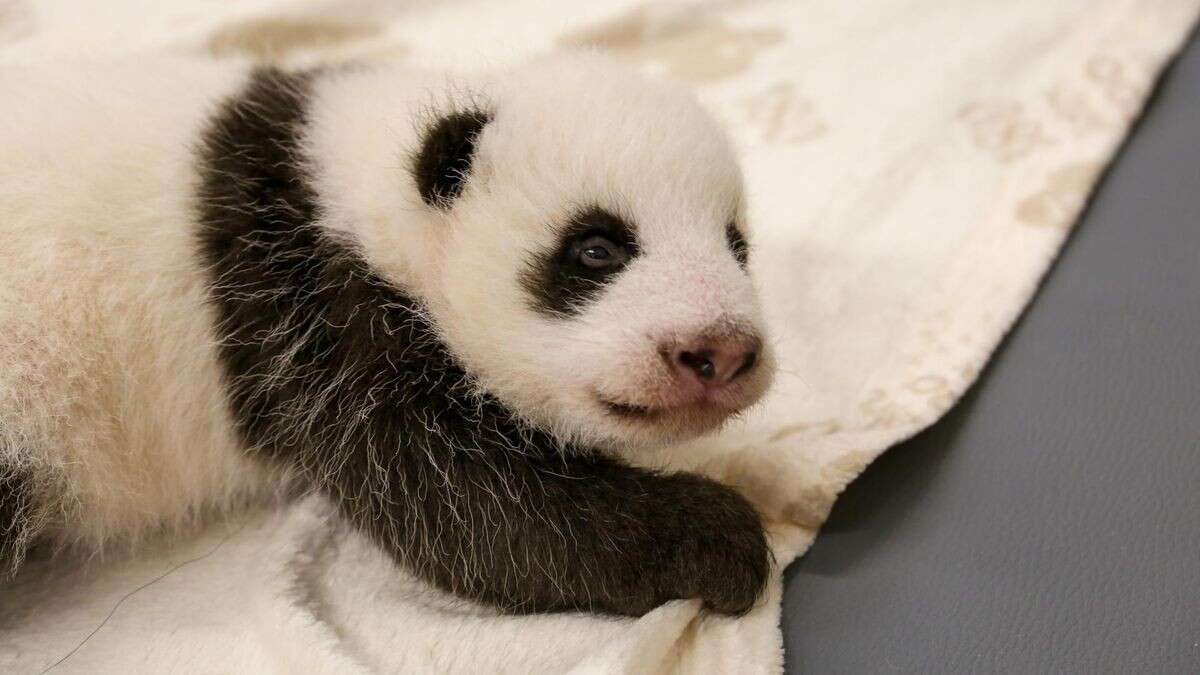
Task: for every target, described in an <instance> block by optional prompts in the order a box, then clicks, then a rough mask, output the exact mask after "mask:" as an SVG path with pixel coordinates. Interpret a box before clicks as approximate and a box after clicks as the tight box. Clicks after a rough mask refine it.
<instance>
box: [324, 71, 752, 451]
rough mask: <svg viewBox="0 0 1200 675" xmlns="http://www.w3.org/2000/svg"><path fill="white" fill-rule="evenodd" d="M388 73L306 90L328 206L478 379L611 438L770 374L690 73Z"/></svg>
mask: <svg viewBox="0 0 1200 675" xmlns="http://www.w3.org/2000/svg"><path fill="white" fill-rule="evenodd" d="M411 79H412V78H411V77H410V78H408V80H409V81H411ZM393 80H397V78H392V77H389V75H388V74H387V73H386V72H379V71H367V72H355V73H348V74H346V75H344V76H340V77H330V78H326V82H325V83H324V84H322V85H321V86H320V87H319V88H318V90H317V92H316V99H315V101H314V105H313V108H312V111H311V120H310V121H311V123H312V126H311V129H310V135H309V139H308V145H309V146H310V156H311V157H313V158H314V163H316V164H317V165H318V166H314V167H312V174H313V176H314V179H315V185H316V189H317V192H318V194H319V195H320V197H321V203H322V205H323V209H324V214H323V222H324V225H325V226H326V227H328V228H331V229H333V230H336V231H340V232H343V233H345V234H346V235H348V237H347V238H348V239H349V240H351V241H352V242H353V243H354V244H355V245H356V247H357V248H358V249H359V250H360V251H361V252H362V254H363V255H364V257H365V258H366V259H367V260H368V261H369V262H370V263H371V264H372V266H373V267H374V268H376V269H377V270H378V271H379V273H380V274H381V275H382V276H384V277H385V278H388V279H390V280H392V281H393V282H395V283H396V284H398V285H399V286H401V287H403V288H405V289H407V290H409V292H411V293H413V294H414V295H415V296H416V297H418V298H419V299H420V300H421V302H422V303H423V304H424V305H425V306H426V307H427V308H428V311H429V313H430V314H431V318H432V319H433V322H434V324H435V325H436V326H437V327H438V330H439V332H440V334H441V338H442V339H443V340H444V341H445V343H446V344H447V345H448V346H449V348H450V350H451V351H452V353H453V354H454V355H455V356H456V357H457V358H458V359H459V360H460V361H461V363H462V365H463V366H464V367H465V368H466V369H467V371H468V372H470V373H471V374H472V375H473V376H474V378H475V380H476V382H477V384H478V385H479V386H481V387H482V388H483V389H485V390H486V391H488V392H489V393H491V394H492V395H494V396H495V397H497V398H498V399H499V400H501V401H502V402H504V403H505V404H507V405H508V406H509V407H511V408H512V409H513V410H514V411H515V412H516V413H517V414H518V415H519V416H521V417H523V418H525V419H526V420H528V421H530V422H532V423H534V424H536V425H537V426H539V427H541V428H543V429H546V430H548V431H550V432H552V433H554V434H555V435H557V436H559V437H560V438H564V439H571V440H574V441H581V442H586V443H596V444H600V445H605V446H610V447H612V446H630V445H633V446H636V445H641V444H646V443H654V442H664V441H673V440H681V439H684V438H688V437H692V436H695V435H697V434H700V433H703V432H706V431H710V430H712V429H714V428H716V427H718V426H719V425H721V423H722V422H724V421H725V420H726V419H728V418H729V417H730V416H731V415H732V414H734V413H736V412H738V411H740V410H742V409H744V408H745V407H746V406H748V405H750V404H752V403H753V402H755V401H756V400H758V399H759V398H760V397H761V396H762V394H763V393H764V391H765V390H766V388H767V387H768V385H769V383H770V380H771V375H772V370H773V360H772V358H771V355H770V352H769V349H768V341H767V340H766V336H765V335H764V333H763V327H762V320H761V316H760V311H759V307H758V300H757V295H756V292H755V289H754V285H753V283H752V281H751V278H750V277H749V276H748V274H747V272H746V270H745V254H746V243H745V240H744V239H743V237H744V233H745V231H746V223H745V209H744V201H743V194H742V179H741V174H740V171H739V169H738V165H737V162H736V160H735V157H734V153H733V151H732V149H731V148H730V145H729V143H728V142H727V140H726V138H725V136H724V135H723V134H722V132H721V130H720V129H719V128H718V127H717V125H716V124H715V123H714V122H713V120H712V119H711V118H710V117H709V116H708V115H707V114H706V113H705V112H704V111H703V110H702V108H701V107H700V105H699V104H698V103H697V102H696V101H695V99H694V97H693V96H692V95H691V94H690V93H688V92H687V91H686V90H684V89H682V88H680V87H678V86H676V85H673V84H670V83H665V82H658V81H654V82H652V81H648V80H646V79H643V78H641V77H639V76H637V75H635V74H632V73H630V72H628V71H626V70H624V69H622V68H620V67H618V66H615V65H614V64H612V63H610V62H609V61H607V60H605V59H602V58H601V57H598V56H594V55H574V56H569V57H562V56H559V57H556V58H554V59H553V60H546V61H543V62H539V63H534V64H532V65H527V66H524V67H521V68H517V69H514V70H507V71H504V72H501V73H495V74H492V75H489V76H486V77H482V78H479V79H476V80H471V81H469V82H467V83H466V84H460V85H457V86H455V87H452V89H453V90H454V91H455V92H457V93H454V94H451V95H449V97H448V99H449V100H446V97H443V96H434V100H433V102H432V103H431V102H430V94H429V92H430V91H431V90H432V91H438V90H440V91H445V90H446V87H445V86H444V84H442V85H439V84H437V83H436V82H435V81H433V80H428V81H426V82H425V83H424V84H423V85H422V86H419V87H413V86H411V85H410V86H408V87H403V86H399V87H398V86H393V85H391V84H389V82H391V81H393ZM414 110H420V111H423V112H422V113H420V115H419V117H421V118H422V120H421V122H420V123H419V124H416V125H413V124H411V123H410V122H409V121H406V120H408V118H410V117H411V115H412V113H413V111H414Z"/></svg>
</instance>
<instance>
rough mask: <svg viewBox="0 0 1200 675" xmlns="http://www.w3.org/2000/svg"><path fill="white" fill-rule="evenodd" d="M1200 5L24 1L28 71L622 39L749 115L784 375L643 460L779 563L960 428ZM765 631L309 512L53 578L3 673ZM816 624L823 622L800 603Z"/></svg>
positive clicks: (241, 666) (739, 116) (753, 177)
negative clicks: (416, 548)
mask: <svg viewBox="0 0 1200 675" xmlns="http://www.w3.org/2000/svg"><path fill="white" fill-rule="evenodd" d="M1198 11H1200V0H1055V1H1054V2H1046V1H1045V0H1007V1H1006V2H995V1H994V0H958V1H955V2H945V1H944V0H874V1H871V2H844V1H842V0H809V1H806V2H793V1H790V0H759V1H754V0H705V1H694V2H685V3H671V4H662V3H656V4H650V3H639V2H635V1H630V0H626V1H618V2H603V3H585V2H575V3H570V2H550V1H546V2H537V1H534V0H521V1H518V2H508V3H497V2H491V1H490V0H446V1H444V2H419V3H417V2H413V3H383V2H370V1H362V0H354V1H352V2H337V3H335V2H332V1H330V2H303V1H301V0H283V1H274V2H271V1H263V0H253V1H245V2H239V3H212V2H206V1H203V0H182V1H181V2H176V3H139V2H132V1H130V2H125V1H117V0H109V1H108V2H105V3H70V2H60V1H57V0H42V2H38V3H37V4H34V3H32V2H23V1H21V0H15V1H14V0H0V61H21V60H29V59H44V58H53V57H56V56H61V55H65V54H70V55H72V56H78V55H80V54H84V55H91V54H94V55H104V54H112V53H116V52H124V53H128V52H136V53H143V54H146V55H147V57H148V58H152V55H153V54H155V53H165V52H170V53H188V54H195V55H197V56H198V57H201V58H229V57H233V58H240V57H245V56H251V57H254V58H259V59H264V60H270V61H276V62H282V63H286V64H292V65H307V64H314V63H331V62H341V61H346V60H353V59H361V58H397V59H408V60H411V61H420V62H424V63H428V64H437V65H448V66H454V67H469V66H472V65H479V64H497V63H500V62H505V61H510V60H520V59H524V58H528V57H530V56H532V55H535V54H541V53H544V52H547V51H553V50H558V49H566V48H579V47H584V48H599V49H603V50H606V51H608V52H610V53H612V54H614V55H616V56H618V57H621V58H624V59H628V60H629V61H631V62H632V63H634V64H635V65H637V66H638V67H641V68H644V69H645V70H647V71H649V72H652V73H659V74H662V75H664V76H669V77H673V78H677V79H682V80H684V81H687V82H690V83H691V84H693V85H694V86H695V88H696V90H697V92H698V93H699V95H700V97H701V98H702V100H703V101H704V102H705V103H706V104H707V105H708V106H709V107H710V108H711V110H712V111H713V112H714V113H715V114H716V115H718V116H719V117H720V118H721V119H722V120H723V121H724V122H725V124H726V125H727V126H728V128H729V129H730V131H731V133H732V135H733V137H734V139H735V142H736V144H737V146H738V148H739V150H740V153H741V156H742V159H743V161H744V164H745V169H746V175H747V180H748V184H749V189H750V194H751V200H750V201H751V205H752V206H751V209H752V216H753V217H752V222H753V223H754V225H755V227H756V232H755V235H756V236H755V241H756V248H755V254H754V257H753V265H754V272H755V273H756V275H757V279H758V282H759V283H760V285H761V287H762V292H763V294H764V296H765V298H764V304H765V307H766V308H767V311H768V314H769V321H770V326H771V329H772V331H773V334H774V339H775V340H776V342H777V345H778V349H779V355H780V361H781V368H782V372H781V374H780V376H779V378H778V383H777V385H776V387H775V389H774V390H773V393H772V394H771V395H770V397H769V398H768V400H767V401H766V402H765V403H764V404H763V405H762V406H761V407H760V408H759V409H758V410H757V411H756V412H755V413H754V414H753V415H751V416H750V417H749V418H748V419H747V420H745V421H744V422H743V423H741V424H739V425H737V426H736V427H734V428H731V429H729V430H728V431H726V432H724V433H723V434H722V435H720V436H718V437H714V438H708V439H705V440H702V441H698V442H694V443H690V444H687V445H686V446H682V447H673V448H663V449H661V450H659V451H655V452H652V453H648V454H646V455H645V456H642V457H639V458H638V461H640V462H644V463H646V464H650V465H656V466H669V467H675V468H687V469H693V470H698V471H703V472H705V473H707V474H709V475H712V476H715V477H717V478H719V479H721V480H724V481H727V482H730V483H732V484H734V485H736V486H738V487H739V488H741V489H742V490H743V491H744V492H745V494H747V495H748V496H749V497H750V498H751V499H752V500H753V501H754V502H755V503H756V504H757V505H758V507H759V508H760V509H761V511H762V513H763V514H764V516H765V518H766V519H767V521H768V523H769V534H770V536H771V540H772V544H773V548H774V552H775V557H776V559H777V561H778V568H779V569H780V570H781V569H782V568H783V567H784V566H786V565H787V564H788V562H790V561H791V560H792V559H794V558H795V557H796V556H797V555H799V554H800V553H801V552H802V551H803V550H804V549H805V548H806V547H807V546H808V545H809V544H810V543H811V542H812V540H813V537H814V536H815V535H816V532H817V529H818V527H819V526H820V524H821V522H822V520H823V519H824V518H825V516H826V514H827V513H828V511H829V508H830V505H831V504H832V502H833V500H834V498H835V497H836V495H837V494H838V493H839V492H840V491H841V490H842V489H843V488H844V487H845V486H846V484H847V483H848V482H849V481H851V480H852V479H853V478H854V477H855V476H856V475H857V474H858V473H859V472H860V471H862V469H863V468H864V467H865V466H866V465H867V464H868V463H869V462H870V461H871V460H872V459H873V458H875V457H876V456H877V455H878V454H879V453H880V452H882V451H883V450H885V449H886V448H888V447H889V446H891V445H893V444H895V443H897V442H898V441H900V440H902V439H904V438H906V437H908V436H910V435H911V434H913V433H915V432H916V431H918V430H920V429H921V428H923V427H925V426H926V425H928V424H930V423H931V422H933V421H934V420H936V419H937V418H938V417H939V416H940V415H942V413H944V412H945V411H946V410H947V408H949V407H950V406H951V405H953V403H954V402H955V400H956V399H957V398H958V397H959V396H960V395H961V394H962V393H963V391H964V389H966V388H967V387H968V386H969V385H970V384H971V382H972V381H973V380H974V379H975V378H976V376H977V374H978V373H979V371H980V368H981V367H982V366H983V364H984V362H985V361H986V359H987V358H988V356H989V354H990V352H991V351H992V350H993V348H994V347H995V346H996V344H997V343H998V341H999V340H1000V339H1001V337H1002V336H1003V334H1004V333H1005V331H1006V330H1007V328H1008V327H1009V326H1010V325H1011V323H1012V322H1013V320H1014V318H1015V317H1016V316H1017V315H1018V314H1019V313H1020V311H1021V309H1022V307H1023V306H1024V305H1025V304H1026V303H1027V302H1028V301H1029V299H1030V297H1031V295H1032V294H1033V292H1034V291H1035V289H1036V287H1037V284H1038V281H1039V278H1040V277H1041V276H1042V274H1043V272H1044V271H1045V270H1046V268H1047V267H1048V265H1049V264H1050V263H1051V261H1052V260H1053V259H1054V257H1055V254H1056V252H1057V251H1058V249H1059V247H1060V246H1061V245H1062V243H1063V241H1064V238H1065V237H1066V235H1067V233H1068V231H1069V229H1070V227H1071V225H1072V223H1073V222H1074V220H1075V218H1076V216H1077V214H1078V213H1079V211H1080V209H1081V208H1082V206H1083V205H1084V203H1085V200H1086V198H1087V196H1088V194H1089V191H1090V190H1091V189H1092V187H1093V185H1094V184H1095V182H1096V180H1097V178H1098V176H1099V175H1100V173H1101V172H1102V171H1103V169H1104V167H1105V165H1106V163H1107V162H1108V161H1109V160H1110V159H1111V157H1112V155H1113V153H1114V151H1115V149H1116V148H1117V147H1118V145H1119V143H1120V142H1121V140H1122V138H1123V137H1124V135H1125V134H1126V132H1127V131H1128V129H1129V127H1130V124H1131V122H1132V121H1133V120H1134V118H1135V117H1136V116H1137V114H1138V112H1139V110H1140V108H1141V106H1142V105H1143V103H1144V101H1145V99H1146V97H1147V95H1148V93H1149V91H1150V89H1151V87H1152V85H1153V82H1154V80H1155V77H1156V75H1157V74H1158V72H1159V71H1160V69H1161V68H1162V67H1163V65H1164V63H1165V62H1166V61H1167V60H1168V58H1169V57H1170V56H1171V55H1172V53H1173V52H1174V50H1176V49H1177V47H1178V46H1179V45H1180V43H1181V41H1182V40H1183V38H1184V37H1185V36H1186V34H1187V33H1188V31H1189V29H1190V27H1191V25H1192V24H1193V22H1194V20H1195V18H1196V16H1197V13H1198ZM780 588H781V580H780V575H779V574H778V572H777V573H776V574H775V578H774V580H773V581H772V583H771V585H770V588H769V590H768V591H767V594H766V597H765V598H764V599H763V601H762V602H761V603H760V605H759V606H758V607H757V608H756V609H755V610H754V611H752V612H751V613H750V614H748V615H746V616H744V617H740V618H728V617H721V616H712V615H708V614H707V613H705V612H703V611H701V610H700V608H699V607H698V605H697V603H696V602H695V601H678V602H672V603H669V604H667V605H664V606H663V607H661V608H659V609H657V610H656V611H653V612H651V613H650V614H648V615H646V616H644V617H642V618H640V619H624V618H611V617H599V616H591V615H584V614H562V615H542V616H525V617H511V616H500V615H497V614H496V613H495V612H494V611H491V610H489V609H487V608H484V607H480V606H476V605H473V604H471V603H467V602H463V601H460V600H457V599H455V598H452V597H448V596H446V595H445V594H443V593H440V592H438V591H436V590H434V589H431V588H429V587H427V586H425V585H423V584H422V583H420V582H419V581H417V580H415V579H413V578H412V577H410V576H408V575H407V574H405V573H404V572H403V571H402V570H398V569H396V567H395V566H394V565H392V564H391V563H390V562H389V561H388V560H386V559H385V558H384V557H383V555H382V554H381V553H380V552H379V551H377V550H376V549H375V548H374V547H372V546H371V545H370V544H368V543H367V542H366V541H364V540H363V539H362V538H361V537H359V536H357V535H356V534H354V533H353V532H350V531H347V530H346V529H345V528H344V527H343V526H342V525H341V524H339V523H338V522H337V521H336V520H335V519H333V518H332V517H331V516H330V512H329V510H328V507H327V505H326V504H324V503H323V502H321V501H320V500H319V499H315V498H313V499H310V500H308V501H304V502H301V503H298V504H294V505H291V506H289V507H287V508H286V509H283V510H277V511H272V512H258V513H250V514H246V515H244V516H242V517H240V518H238V519H234V520H232V521H228V522H222V523H218V524H215V525H213V526H212V528H211V529H210V530H209V531H208V532H206V533H204V534H202V535H200V536H198V537H197V538H195V539H193V540H190V541H185V542H176V543H174V544H162V545H160V548H158V549H154V550H149V551H144V552H143V553H142V554H141V555H139V556H137V557H136V558H133V559H127V560H108V561H105V562H93V563H92V564H89V565H86V566H82V567H81V566H79V565H71V566H64V565H52V566H49V567H45V568H34V569H30V570H28V571H27V572H26V573H25V574H24V575H23V576H21V577H20V578H19V579H18V581H17V582H16V584H14V585H12V586H9V587H8V588H7V589H5V590H3V591H2V592H3V594H4V597H3V598H2V600H0V671H4V672H14V673H16V672H43V671H45V670H46V669H51V670H53V671H55V672H60V673H67V672H79V673H103V672H128V671H130V670H133V671H139V672H176V671H178V672H196V671H202V672H330V673H357V672H366V671H384V672H481V671H482V672H568V671H569V672H659V671H675V670H678V671H687V672H694V671H704V672H739V673H748V672H778V671H779V670H780V669H781V667H782V648H781V637H780V631H779V612H780ZM801 611H802V610H801Z"/></svg>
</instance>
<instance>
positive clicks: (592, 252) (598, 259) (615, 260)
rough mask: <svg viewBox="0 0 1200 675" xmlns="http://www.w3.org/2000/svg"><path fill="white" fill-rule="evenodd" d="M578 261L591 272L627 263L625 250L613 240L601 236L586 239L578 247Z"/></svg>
mask: <svg viewBox="0 0 1200 675" xmlns="http://www.w3.org/2000/svg"><path fill="white" fill-rule="evenodd" d="M577 250H578V254H577V256H576V260H578V261H579V264H580V265H583V266H584V267H586V268H588V269H591V270H604V269H608V268H610V267H614V266H617V265H620V264H621V263H623V262H624V261H625V258H626V255H625V251H624V248H623V247H622V246H620V245H619V244H616V243H614V242H613V241H612V240H611V239H609V238H607V237H603V236H600V235H593V236H590V237H586V238H584V239H583V240H582V241H580V242H579V245H578V246H577Z"/></svg>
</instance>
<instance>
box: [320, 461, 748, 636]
mask: <svg viewBox="0 0 1200 675" xmlns="http://www.w3.org/2000/svg"><path fill="white" fill-rule="evenodd" d="M336 480H337V482H338V484H339V489H338V490H337V492H339V493H340V494H341V495H342V499H341V507H342V510H343V511H344V512H345V513H346V514H347V516H349V518H350V519H351V520H352V521H353V522H354V523H355V524H356V525H357V526H358V527H359V528H360V529H362V530H365V531H366V532H367V533H369V534H370V535H371V536H372V537H373V538H374V539H375V540H377V541H378V542H380V543H381V544H382V545H383V546H384V548H386V549H387V550H388V551H389V552H390V553H392V554H393V555H394V556H395V557H396V558H398V559H399V560H400V561H401V562H404V563H407V565H408V566H409V567H411V568H413V569H415V570H416V571H417V572H418V573H419V574H421V575H422V576H423V577H425V578H426V579H428V580H430V581H432V582H434V583H435V584H437V585H439V586H441V587H442V588H445V589H447V590H450V591H452V592H455V593H458V594H460V595H465V596H467V597H471V598H474V599H477V600H481V601H484V602H488V603H491V604H494V605H497V606H499V607H501V608H502V609H505V610H507V611H514V612H522V613H524V612H543V611H556V610H588V611H603V612H612V613H616V614H624V615H635V616H636V615H641V614H644V613H646V612H648V611H649V610H651V609H653V608H654V607H656V606H658V605H660V604H662V603H663V602H666V601H668V600H672V599H676V598H689V597H699V598H702V599H703V600H704V602H705V605H706V606H707V607H709V608H710V609H713V610H716V611H719V612H724V613H734V614H736V613H742V612H745V611H747V610H748V609H750V607H751V606H752V605H753V604H754V602H755V600H756V599H757V598H758V596H759V594H760V592H761V590H762V588H763V585H764V584H765V582H766V578H767V574H768V570H769V560H770V553H769V550H768V548H767V545H766V542H765V539H764V536H763V532H762V526H761V523H760V521H759V517H758V515H757V513H756V512H755V510H754V509H753V507H751V506H750V504H749V503H747V502H746V500H745V499H744V498H742V497H741V496H740V495H738V494H737V493H736V492H734V491H733V490H732V489H730V488H727V487H725V486H722V485H720V484H718V483H716V482H713V481H711V480H708V479H705V478H701V477H699V476H695V475H691V474H685V473H675V474H664V473H656V472H652V471H647V470H643V469H638V468H634V467H631V466H627V465H625V464H622V463H620V462H618V461H616V460H613V459H609V458H604V457H599V456H586V457H574V458H570V459H567V460H566V461H563V460H561V459H558V460H537V461H534V460H529V459H527V458H513V457H506V458H496V457H491V458H489V457H486V456H477V455H460V456H457V457H455V458H454V459H453V461H450V462H446V463H445V464H442V465H440V466H433V465H431V464H428V463H421V464H415V465H414V463H411V462H406V463H403V464H397V465H395V466H394V468H393V469H391V470H390V471H389V473H388V474H385V475H380V474H374V475H370V474H359V473H357V472H355V471H343V472H341V473H339V474H338V475H337V476H336ZM364 498H365V499H364Z"/></svg>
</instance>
